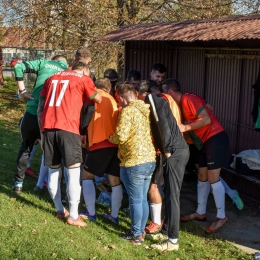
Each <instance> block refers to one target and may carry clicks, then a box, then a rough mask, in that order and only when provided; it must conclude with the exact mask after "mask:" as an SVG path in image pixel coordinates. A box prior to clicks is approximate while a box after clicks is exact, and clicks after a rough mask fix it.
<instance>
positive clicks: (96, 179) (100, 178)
mask: <svg viewBox="0 0 260 260" xmlns="http://www.w3.org/2000/svg"><path fill="white" fill-rule="evenodd" d="M94 178H95V182H96V186H98V185H100V184H101V183H102V177H99V176H96V175H94Z"/></svg>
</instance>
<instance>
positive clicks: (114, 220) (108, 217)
mask: <svg viewBox="0 0 260 260" xmlns="http://www.w3.org/2000/svg"><path fill="white" fill-rule="evenodd" d="M103 217H104V218H106V219H109V220H110V221H112V222H113V223H114V224H116V225H118V224H119V218H118V217H116V218H114V217H112V216H111V214H104V215H103Z"/></svg>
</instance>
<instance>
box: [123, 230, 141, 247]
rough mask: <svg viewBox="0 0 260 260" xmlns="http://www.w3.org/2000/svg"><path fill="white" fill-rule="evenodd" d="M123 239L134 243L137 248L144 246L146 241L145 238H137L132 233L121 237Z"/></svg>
mask: <svg viewBox="0 0 260 260" xmlns="http://www.w3.org/2000/svg"><path fill="white" fill-rule="evenodd" d="M121 238H123V239H125V240H128V241H129V242H131V243H133V244H134V245H136V246H140V245H141V244H142V242H143V241H144V238H143V236H142V235H140V236H136V237H135V236H134V235H133V233H132V232H131V231H130V232H127V233H126V234H123V235H121Z"/></svg>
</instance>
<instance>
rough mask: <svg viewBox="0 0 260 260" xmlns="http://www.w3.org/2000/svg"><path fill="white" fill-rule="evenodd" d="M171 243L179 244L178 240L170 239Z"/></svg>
mask: <svg viewBox="0 0 260 260" xmlns="http://www.w3.org/2000/svg"><path fill="white" fill-rule="evenodd" d="M168 239H169V240H170V242H171V243H173V244H176V243H178V238H168Z"/></svg>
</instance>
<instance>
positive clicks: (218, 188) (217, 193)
mask: <svg viewBox="0 0 260 260" xmlns="http://www.w3.org/2000/svg"><path fill="white" fill-rule="evenodd" d="M211 187H212V193H213V196H214V199H215V203H216V207H217V218H225V217H226V214H225V189H224V186H223V184H222V183H221V181H218V182H215V183H213V184H211Z"/></svg>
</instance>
